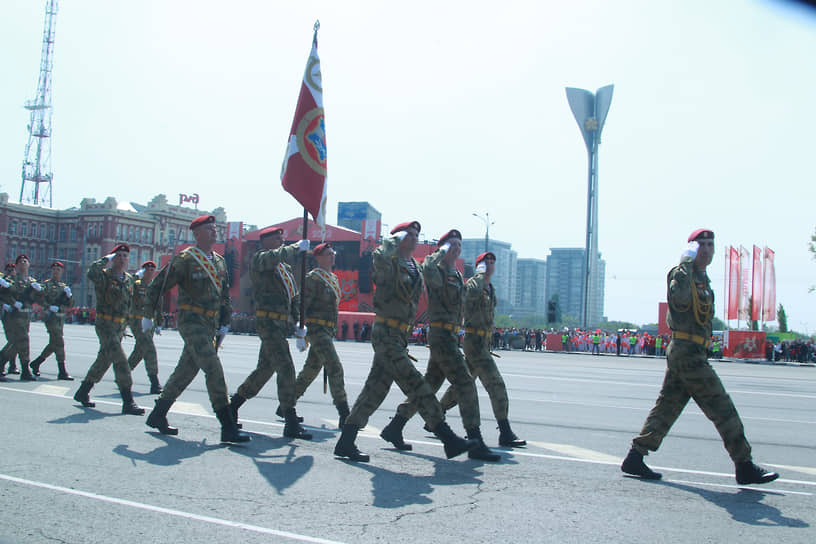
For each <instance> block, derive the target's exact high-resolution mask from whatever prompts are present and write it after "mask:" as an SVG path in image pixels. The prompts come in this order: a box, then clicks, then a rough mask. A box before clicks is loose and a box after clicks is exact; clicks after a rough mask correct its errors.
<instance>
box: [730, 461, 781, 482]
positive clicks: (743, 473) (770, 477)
mask: <svg viewBox="0 0 816 544" xmlns="http://www.w3.org/2000/svg"><path fill="white" fill-rule="evenodd" d="M735 466H736V467H737V474H736V476H737V483H738V484H740V485H747V484H767V483H768V482H773V481H774V480H776V479H777V478H779V474H777V473H776V472H768V471H767V470H765V469H764V468H762V467H758V466H756V465H755V464H754V463H753V462H752V461H742V462H741V463H735Z"/></svg>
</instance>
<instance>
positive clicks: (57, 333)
mask: <svg viewBox="0 0 816 544" xmlns="http://www.w3.org/2000/svg"><path fill="white" fill-rule="evenodd" d="M45 330H47V331H48V345H47V346H45V347H44V348H43V350H42V353H40V356H39V359H41V360H43V361H44V360H46V359H48V357H50V356H51V354H52V353H53V354H54V355H55V356H56V357H57V362H58V363H64V362H65V339H64V338H63V320H62V318H61V317H52V318H51V319H50V320H48V321H46V322H45Z"/></svg>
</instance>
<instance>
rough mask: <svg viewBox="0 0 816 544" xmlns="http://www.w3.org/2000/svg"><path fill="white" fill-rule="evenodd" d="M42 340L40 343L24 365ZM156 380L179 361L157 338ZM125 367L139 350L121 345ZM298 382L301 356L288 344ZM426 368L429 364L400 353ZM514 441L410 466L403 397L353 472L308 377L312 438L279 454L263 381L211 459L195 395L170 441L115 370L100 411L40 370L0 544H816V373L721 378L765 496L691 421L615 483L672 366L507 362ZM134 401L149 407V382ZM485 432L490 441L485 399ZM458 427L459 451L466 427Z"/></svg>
mask: <svg viewBox="0 0 816 544" xmlns="http://www.w3.org/2000/svg"><path fill="white" fill-rule="evenodd" d="M66 337H67V338H66V344H67V352H68V368H69V371H70V372H71V373H72V374H73V375H74V376H77V377H81V376H82V375H83V374H84V372H85V370H86V369H87V368H88V366H89V365H90V364H91V362H92V361H93V359H94V357H95V355H96V350H97V346H98V344H97V340H96V336H95V334H94V331H93V328H92V327H89V326H82V325H69V326H66ZM45 341H46V334H45V329H44V327H43V325H42V324H41V323H35V324H32V352H34V353H35V354H36V353H38V350H39V349H41V348H42V346H43V345H44V344H45ZM156 343H157V346H158V349H159V359H160V377H161V379H162V381H164V380H165V379H166V378H167V377H168V376H169V374H170V373H171V372H172V369H173V367H174V366H175V362H176V360H177V358H178V356H179V354H180V352H181V347H182V343H181V340H180V338H179V336H178V335H177V334H176V333H175V332H174V331H167V332H165V333H164V334H163V335H162V336H160V337H158V338H157V342H156ZM124 344H125V349H126V351H129V350H130V349H131V347H132V345H133V341H132V339H130V338H126V339H125V341H124ZM258 346H259V341H258V339H257V338H255V337H249V336H237V335H230V336H229V337H228V338H227V339H226V341H225V343H224V346H223V349H222V352H221V357H222V361H223V363H224V366H225V372H226V378H227V383H228V385H229V387H230V391H231V392H232V391H234V390H235V389H236V388H237V386H238V385H239V384H240V383H241V381H242V380H243V379H244V378H245V377H246V376H247V375H248V374H249V372H250V371H251V370H252V369H253V368H254V366H255V363H256V360H257V353H258ZM336 346H337V349H338V352H339V354H340V357H341V360H342V361H343V363H344V367H345V372H346V387H347V391H348V394H349V399H350V401H352V402H353V400H354V399H355V398H356V397H357V394H358V393H359V391H360V389H361V387H362V383H363V381H364V380H365V377H366V375H367V372H368V369H369V365H370V362H371V356H372V350H371V346H370V345H369V344H358V343H354V342H345V343H344V342H339V343H337V344H336ZM292 349H293V357H294V359H295V365H296V367H298V369H299V368H300V366H302V364H303V361H304V360H305V354H301V353H298V352H297V351H296V350H294V344H293V345H292ZM411 352H412V354H414V355H415V356H417V358H418V359H419V363H417V364H418V365H419V366H420V367H422V366H424V363H425V361H427V356H428V351H427V349H425V348H421V347H418V348H411ZM501 356H502V358H501V359H500V360H499V361H498V362H499V366H500V368H501V370H502V372H503V374H504V378H505V381H506V383H507V387H508V390H509V393H510V398H511V405H510V407H511V422H512V424H513V428H514V430H515V431H516V433H517V434H518V435H519V436H520V437H521V438H524V439H526V440H527V441H528V442H529V446H528V447H527V448H525V449H517V450H515V451H510V450H505V449H498V450H497V451H500V453H501V455H502V460H501V462H499V463H495V464H488V463H482V462H476V461H470V460H468V459H467V458H466V456H463V457H460V458H457V459H454V460H450V461H449V460H446V459H445V458H444V454H443V451H442V447H441V444H440V443H439V442H438V441H436V440H435V439H433V437H431V436H429V435H428V434H427V433H426V432H425V431H423V430H422V421H421V419H420V418H418V417H417V418H415V419H414V420H412V421H411V422H409V423H408V425H407V427H406V430H405V435H406V439H407V440H408V441H410V442H412V443H413V445H414V450H413V452H407V453H406V452H398V451H395V450H393V449H390V448H389V447H387V446H390V444H387V443H386V442H383V441H382V440H381V439H380V438H379V437H378V433H379V430H380V429H381V428H382V427H383V426H384V425H386V424H387V422H388V419H389V417H390V416H391V415H392V414H393V411H394V408H395V407H396V405H397V404H398V403H399V402H400V401H401V400H402V394H401V393H400V392H399V390H398V389H397V388H396V387H393V388H392V391H391V393H390V394H389V396H388V397H387V398H386V401H385V403H384V404H383V406H382V407H381V409H380V410H379V411H378V412H377V413H375V414H374V415H373V416H372V418H371V426H370V427H368V428H367V429H365V430H364V431H363V432H362V433H361V434H360V436H359V438H358V441H357V444H358V446H359V447H360V448H361V449H362V450H363V451H365V452H367V453H369V454H370V455H371V462H370V463H368V464H363V463H361V464H355V463H350V462H346V461H342V460H338V459H336V458H335V457H334V456H333V455H332V450H333V448H334V444H335V442H336V440H337V437H338V432H337V430H336V425H337V414H336V412H335V410H334V407H333V406H332V404H331V398H330V396H329V395H324V394H323V391H322V383H320V382H321V380H320V378H318V380H316V382H315V383H314V384H313V385H312V387H311V388H310V389H309V390H308V391H307V393H306V395H305V396H304V397H303V398H302V399H301V400H300V402H299V403H298V411H299V412H300V414H301V415H303V416H305V418H306V421H305V425H307V426H308V427H309V428H310V429H311V430H312V432H313V433H314V435H315V439H314V440H313V441H311V442H309V441H303V440H290V439H285V438H282V437H281V432H282V429H283V422H282V421H281V420H279V419H278V418H277V417H275V415H274V410H275V408H276V407H277V401H276V390H275V384H274V378H273V380H272V381H271V382H270V383H269V384H267V386H266V387H265V388H264V390H263V391H262V392H261V394H260V395H259V396H258V397H256V398H255V399H252V400H250V401H248V402H247V403H246V405H244V407H243V408H242V410H241V419H242V422H243V423H244V429H245V430H247V431H248V432H251V433H252V435H253V439H252V441H251V442H249V443H248V444H246V445H242V446H222V445H220V444H219V427H218V423H217V421H216V420H215V418H214V417H213V415H212V409H211V407H210V406H209V401H208V398H207V394H206V389H205V387H204V382H203V379H202V377H201V376H199V377H197V378H196V380H195V381H194V382H193V384H192V385H191V386H190V388H188V390H187V391H186V392H185V393H184V394H183V395H182V396H181V398H180V399H179V401H178V402H177V403H176V404H175V405H174V408H173V410H172V411H171V412H170V418H169V419H170V422H171V424H173V425H175V426H178V427H180V429H181V431H180V433H179V435H178V436H176V437H168V436H162V435H160V434H158V433H156V432H154V431H153V430H152V429H149V428H148V427H146V426H145V425H144V417H138V416H125V415H121V414H120V409H121V404H120V399H119V395H118V391H117V389H116V386H115V384H114V382H113V372H112V370H110V371H109V372H108V374H107V375H106V376H105V379H104V380H103V381H102V382H101V383H100V384H98V385H97V386H96V387H95V388H94V389H93V391H92V397H93V398H94V400H95V401H96V402H97V406H96V408H95V409H84V408H82V407H80V406H78V405H77V404H76V403H75V402H74V401H73V400H72V398H71V397H72V396H73V393H74V391H75V390H76V387H77V386H78V385H79V381H78V380H77V381H75V382H70V383H68V382H61V381H57V380H56V364H55V362H54V360H53V358H52V359H50V360H49V361H47V362H46V363H45V364H44V365H43V367H42V369H41V370H42V373H43V376H42V378H41V379H40V380H39V381H37V382H17V381H12V382H9V383H0V407H2V410H1V411H0V414H2V428H3V433H2V442H0V542H3V543H5V542H14V543H16V542H64V543H83V544H86V543H95V542H105V543H108V542H134V543H136V542H139V543H141V542H204V541H210V542H242V543H243V542H248V543H254V542H295V541H306V542H389V543H399V542H412V543H413V542H452V541H463V542H495V541H512V542H581V543H585V542H604V543H608V542H631V541H646V542H687V541H698V542H741V543H744V542H763V543H765V542H771V541H778V542H785V543H795V542H808V543H812V542H814V541H816V529H814V524H816V455H815V454H816V368H813V367H799V366H773V365H749V364H743V363H733V362H721V363H719V362H718V363H715V368H716V369H717V371H718V373H719V374H720V377H721V378H722V380H723V382H724V383H725V386H726V388H727V389H728V391H729V392H730V394H731V396H732V397H733V399H734V401H735V403H736V405H737V408H738V409H739V411H740V414H741V415H742V418H743V421H744V423H745V427H746V432H747V436H748V439H749V441H750V442H751V444H752V446H753V448H754V457H755V460H756V462H757V463H759V464H761V465H763V466H766V467H769V468H773V469H774V470H778V471H779V472H780V473H781V478H780V479H779V480H777V481H775V482H773V483H771V484H768V485H766V486H757V487H740V486H737V485H736V482H735V480H734V476H733V465H732V463H731V462H730V460H729V459H728V456H727V455H726V453H725V450H724V449H723V447H722V443H721V442H720V439H719V436H718V435H717V433H716V431H715V429H714V427H713V425H712V424H711V423H710V422H709V421H708V420H707V419H706V418H705V417H704V416H703V415H702V413H701V412H700V410H699V409H698V408H697V407H696V406H695V405H693V404H691V405H689V406H688V407H687V409H686V411H685V412H684V413H683V415H682V416H681V417H680V419H679V420H678V422H677V424H676V425H675V427H674V428H673V429H672V432H671V433H670V434H669V436H668V438H667V439H666V440H665V442H664V444H663V446H662V448H661V450H660V451H659V452H657V453H655V454H653V455H652V456H650V457H648V458H647V462H648V463H649V464H650V466H652V467H653V468H654V469H656V470H660V471H662V472H663V473H664V480H662V481H660V482H646V481H641V480H638V479H636V478H629V477H625V476H623V475H622V473H621V472H620V469H619V465H620V461H621V458H622V457H623V456H624V455H625V454H626V452H627V450H628V448H629V443H630V441H631V439H632V437H633V436H634V435H635V434H636V433H637V431H638V430H639V429H640V426H641V424H642V423H643V420H644V419H645V417H646V415H647V413H648V411H649V409H650V408H651V407H652V405H653V403H654V400H655V398H656V396H657V393H658V391H659V388H660V383H661V381H662V376H663V371H664V367H665V361H664V360H662V359H654V358H638V357H631V358H627V357H620V358H619V357H615V356H602V357H592V356H587V355H570V354H560V353H553V354H540V353H522V352H512V353H510V352H501ZM134 382H135V384H134V393H135V395H136V399H137V402H139V403H140V404H141V405H142V406H144V407H146V408H150V407H152V404H153V398H154V396H151V395H147V394H146V393H147V391H148V390H149V387H148V382H147V377H146V375H145V371H144V369H143V366H140V367H139V368H137V369H136V370H135V371H134ZM479 393H480V404H481V413H482V432H483V434H484V436H485V439H486V441H487V443H488V445H491V446H495V445H496V444H497V439H498V431H497V430H496V429H495V427H496V425H495V420H494V418H493V415H492V413H491V410H490V403H489V399H488V397H487V396H486V394H485V392H484V390H483V389H482V388H481V387H480V388H479ZM453 412H454V413H451V414H449V420H450V422H451V426H452V427H453V428H454V430H456V431H457V432H460V433H461V432H462V427H461V421H460V420H459V414H458V413H456V410H454V411H453Z"/></svg>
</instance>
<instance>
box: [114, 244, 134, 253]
mask: <svg viewBox="0 0 816 544" xmlns="http://www.w3.org/2000/svg"><path fill="white" fill-rule="evenodd" d="M120 251H124V252H125V253H130V246H129V245H127V244H119V245H118V246H116V247H115V248H113V251H111V253H119V252H120Z"/></svg>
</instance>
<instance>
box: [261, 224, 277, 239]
mask: <svg viewBox="0 0 816 544" xmlns="http://www.w3.org/2000/svg"><path fill="white" fill-rule="evenodd" d="M273 234H281V235H282V234H283V228H281V227H266V228H265V229H263V230H262V231H261V232H260V234H259V236H258V237H259V239H261V240H263V239H264V238H266V237H267V236H272V235H273Z"/></svg>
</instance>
